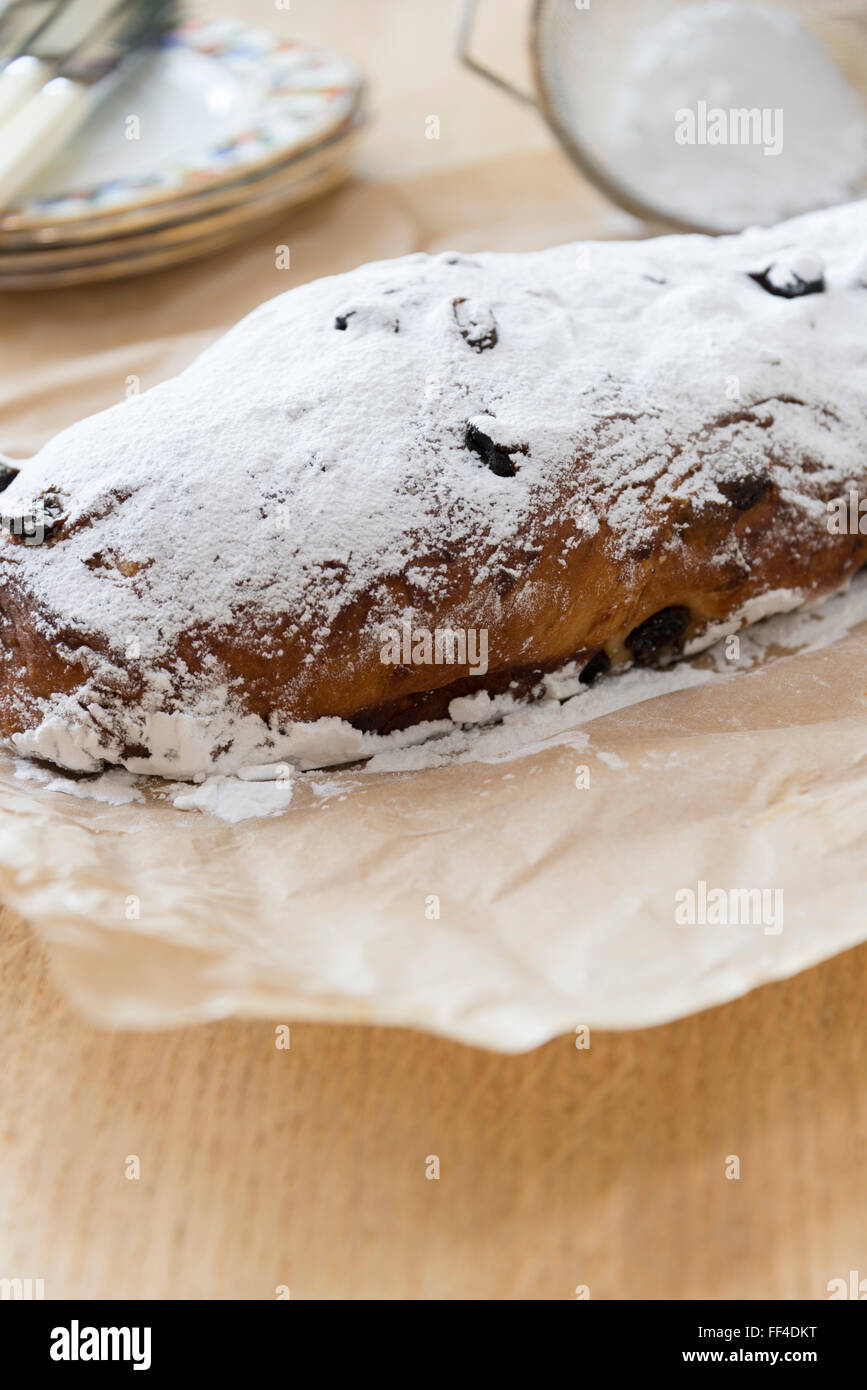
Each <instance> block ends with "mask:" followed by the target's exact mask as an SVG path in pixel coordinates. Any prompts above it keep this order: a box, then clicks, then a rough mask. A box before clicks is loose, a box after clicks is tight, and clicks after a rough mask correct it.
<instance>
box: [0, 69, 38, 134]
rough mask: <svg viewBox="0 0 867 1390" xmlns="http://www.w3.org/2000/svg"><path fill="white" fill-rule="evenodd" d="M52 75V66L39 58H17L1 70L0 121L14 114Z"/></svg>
mask: <svg viewBox="0 0 867 1390" xmlns="http://www.w3.org/2000/svg"><path fill="white" fill-rule="evenodd" d="M50 76H51V68H50V67H49V66H48V64H47V63H41V62H40V61H39V59H38V58H31V57H24V58H16V59H15V61H14V62H12V63H10V64H9V66H8V67H5V68H4V69H3V71H2V72H0V123H2V122H3V121H6V120H8V119H9V117H10V116H13V115H14V114H15V112H16V110H17V109H18V107H19V106H23V105H24V103H25V102H27V101H29V100H30V98H31V97H32V96H34V95H35V93H36V92H38V91H39V89H40V87H44V86H45V84H46V82H47V81H48V79H49V77H50Z"/></svg>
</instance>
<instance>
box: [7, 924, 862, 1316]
mask: <svg viewBox="0 0 867 1390" xmlns="http://www.w3.org/2000/svg"><path fill="white" fill-rule="evenodd" d="M2 928H3V945H2V951H0V1009H2V1025H0V1026H2V1041H0V1047H2V1057H3V1086H2V1115H0V1136H2V1164H0V1182H2V1213H0V1217H2V1227H0V1277H22V1278H26V1277H31V1278H41V1279H43V1280H44V1281H45V1295H46V1297H47V1298H61V1297H69V1296H75V1297H79V1296H80V1297H86V1298H111V1299H122V1298H130V1297H141V1298H165V1299H199V1298H207V1299H225V1298H245V1299H271V1298H274V1297H275V1296H276V1294H275V1291H276V1290H277V1288H278V1286H281V1285H284V1286H288V1288H289V1289H290V1291H291V1297H293V1298H300V1299H305V1298H307V1299H309V1298H320V1299H437V1300H438V1299H498V1300H499V1299H571V1298H574V1297H575V1290H576V1287H577V1286H579V1285H587V1286H589V1290H590V1297H591V1298H605V1299H609V1298H626V1299H634V1298H671V1299H683V1298H701V1297H707V1298H715V1299H720V1298H730V1297H744V1298H757V1299H763V1298H774V1297H782V1298H801V1297H803V1298H811V1299H821V1298H825V1297H827V1293H826V1286H827V1284H828V1281H829V1280H830V1279H833V1278H838V1277H839V1278H848V1274H849V1271H850V1270H852V1269H858V1270H860V1271H861V1273H862V1277H863V1276H864V1275H865V1274H867V1183H865V1164H867V1102H865V1092H867V1083H865V1076H867V1026H865V1022H864V998H865V995H867V947H862V948H859V949H857V950H855V951H850V952H848V953H847V954H845V955H842V956H839V957H837V958H836V959H835V960H832V961H829V962H827V963H826V964H824V965H822V966H819V967H817V968H816V969H813V970H811V971H808V972H807V973H806V974H803V975H800V976H798V977H796V978H795V979H793V980H790V981H786V982H784V983H781V984H774V985H769V986H766V987H764V988H762V989H760V990H758V991H756V992H755V993H753V994H751V995H748V996H747V997H746V998H744V999H741V1000H738V1001H736V1002H735V1003H732V1004H729V1005H726V1006H725V1007H723V1008H718V1009H713V1010H711V1011H710V1012H708V1013H704V1014H701V1015H698V1016H695V1017H692V1018H689V1019H685V1020H683V1021H681V1022H678V1023H673V1024H670V1025H668V1026H666V1027H662V1028H656V1029H648V1030H644V1031H641V1032H634V1033H620V1034H614V1033H607V1034H602V1033H599V1034H595V1035H593V1036H592V1037H591V1046H590V1048H589V1049H588V1050H578V1049H576V1047H575V1045H574V1039H573V1038H572V1037H569V1036H567V1037H563V1038H561V1039H558V1040H556V1041H554V1042H552V1043H550V1044H548V1045H547V1046H546V1047H543V1048H540V1049H538V1050H537V1051H535V1052H532V1053H529V1054H526V1055H524V1056H520V1057H501V1056H497V1055H494V1054H489V1053H486V1052H480V1051H476V1050H474V1049H471V1048H466V1047H462V1046H460V1045H458V1044H455V1043H449V1042H443V1041H440V1040H437V1039H434V1038H428V1037H423V1036H419V1035H416V1034H413V1033H408V1032H404V1031H398V1030H394V1031H392V1030H388V1029H368V1028H348V1027H330V1026H328V1027H325V1026H319V1025H301V1024H298V1025H293V1026H292V1028H291V1047H290V1048H289V1050H278V1049H277V1048H276V1046H275V1033H274V1028H273V1026H272V1025H270V1024H261V1023H222V1024H215V1025H213V1026H208V1027H202V1028H197V1029H188V1030H183V1031H174V1032H168V1033H157V1034H111V1033H104V1032H99V1031H96V1030H94V1029H92V1028H90V1027H88V1026H87V1025H86V1024H84V1023H83V1022H81V1021H80V1020H79V1019H78V1018H76V1017H75V1016H73V1015H71V1014H70V1012H69V1010H68V1009H67V1008H66V1006H65V1005H64V1003H63V1002H62V1001H61V1000H60V999H59V998H58V996H57V994H56V993H55V991H54V988H53V986H52V984H51V981H50V977H49V976H48V975H47V974H46V970H45V962H44V959H43V955H42V952H41V950H40V949H39V947H38V946H37V945H36V943H35V942H34V940H33V938H32V937H31V936H30V935H29V933H28V932H27V931H26V929H25V928H24V927H23V926H22V925H21V924H17V923H15V922H13V921H12V920H10V918H9V915H8V914H6V917H5V918H4V920H3V924H2ZM132 1155H136V1156H137V1157H138V1160H139V1166H140V1177H138V1178H129V1177H127V1176H126V1171H127V1170H128V1168H129V1158H130V1156H132ZM431 1155H437V1156H438V1158H439V1168H440V1176H439V1178H438V1179H431V1178H428V1177H427V1176H426V1171H427V1170H429V1169H430V1167H431V1165H430V1162H429V1159H430V1156H431ZM731 1155H737V1157H738V1159H739V1162H740V1178H739V1179H736V1180H733V1179H729V1178H727V1177H726V1166H727V1164H729V1166H731V1164H730V1156H731Z"/></svg>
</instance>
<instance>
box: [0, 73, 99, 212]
mask: <svg viewBox="0 0 867 1390" xmlns="http://www.w3.org/2000/svg"><path fill="white" fill-rule="evenodd" d="M91 103H92V91H91V88H90V87H85V86H83V85H82V84H81V83H79V82H70V80H69V78H67V77H55V78H53V79H52V80H51V81H50V82H49V83H47V85H46V86H44V87H43V88H42V90H41V91H40V92H37V93H36V95H35V96H33V97H31V98H30V100H29V101H28V102H27V103H26V105H24V106H22V107H21V109H20V110H19V111H16V113H15V115H14V116H10V118H9V120H8V121H6V123H5V124H4V125H3V126H2V128H0V208H2V207H5V206H6V205H7V204H8V203H10V202H11V201H12V199H13V198H14V197H15V195H16V193H18V192H19V190H20V189H21V188H23V187H24V186H25V185H26V184H27V183H29V182H30V180H31V178H32V177H33V175H34V174H35V173H36V171H37V170H38V169H40V168H41V167H42V166H43V165H44V164H47V163H48V161H49V160H50V159H51V158H52V157H53V156H54V155H55V154H56V153H57V151H58V150H59V149H61V148H62V146H63V145H65V144H66V142H67V140H69V139H70V138H71V137H72V135H73V134H74V133H75V131H76V130H77V129H78V127H79V125H80V124H81V122H82V121H83V120H84V118H85V116H86V115H87V113H88V111H89V110H90V107H91Z"/></svg>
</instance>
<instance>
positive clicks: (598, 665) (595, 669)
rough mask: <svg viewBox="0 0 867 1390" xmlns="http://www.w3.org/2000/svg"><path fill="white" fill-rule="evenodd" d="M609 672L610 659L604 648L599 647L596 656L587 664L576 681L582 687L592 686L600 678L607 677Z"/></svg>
mask: <svg viewBox="0 0 867 1390" xmlns="http://www.w3.org/2000/svg"><path fill="white" fill-rule="evenodd" d="M610 670H611V657H610V656H609V655H608V653H607V651H606V650H605V648H604V647H600V648H599V651H598V652H597V653H596V655H595V656H594V657H591V659H590V660H589V661H588V662H587V665H586V666H585V667H584V670H583V671H582V672H581V674H580V676H579V677H578V679H579V681H580V682H581V684H582V685H592V684H593V682H594V681H595V680H598V679H599V677H600V676H607V675H608V672H609V671H610Z"/></svg>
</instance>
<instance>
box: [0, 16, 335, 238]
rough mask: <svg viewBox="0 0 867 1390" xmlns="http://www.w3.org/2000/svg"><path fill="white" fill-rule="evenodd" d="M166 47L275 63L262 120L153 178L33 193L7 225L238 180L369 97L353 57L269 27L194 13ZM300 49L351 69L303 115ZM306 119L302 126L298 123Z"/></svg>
mask: <svg viewBox="0 0 867 1390" xmlns="http://www.w3.org/2000/svg"><path fill="white" fill-rule="evenodd" d="M163 46H164V47H178V46H182V47H186V48H189V49H191V50H192V51H193V52H197V53H200V54H202V56H204V57H207V58H213V59H216V60H218V61H223V62H228V63H232V62H233V60H234V61H236V62H241V61H243V62H244V63H245V64H249V62H250V60H251V59H254V60H256V61H257V62H259V63H262V64H267V65H268V67H269V68H270V69H271V70H272V75H271V76H270V78H269V83H268V85H269V91H268V92H267V93H266V94H265V95H264V96H263V101H262V107H261V110H260V112H259V113H258V118H257V120H256V122H255V123H254V124H252V125H251V124H250V123H249V121H248V122H246V123H245V127H244V129H243V130H242V131H241V132H239V133H238V135H237V136H236V137H235V138H234V139H232V140H230V141H228V142H227V141H226V140H225V139H223V140H221V142H220V144H218V145H215V146H214V147H213V148H212V149H211V150H209V151H208V153H207V155H206V156H205V157H204V158H203V159H201V160H198V161H196V163H195V164H194V165H185V164H183V163H181V162H177V163H171V164H166V165H165V166H164V167H163V168H161V169H159V170H156V171H155V172H154V173H153V174H151V175H146V176H145V177H141V176H139V177H137V178H129V179H123V178H120V179H119V178H113V179H110V180H106V181H103V182H100V183H96V184H92V185H90V186H88V187H85V188H76V189H68V190H66V191H64V193H62V194H60V195H58V196H56V197H46V198H40V197H31V198H28V199H26V201H23V202H20V203H18V204H15V205H13V206H12V207H11V208H9V209H8V211H7V212H6V213H5V214H2V213H0V227H2V228H3V229H4V230H7V229H8V230H12V229H19V228H20V229H24V228H29V227H33V226H39V225H42V224H45V223H46V222H51V223H54V222H57V221H61V220H62V221H67V220H68V221H74V220H76V219H79V218H82V217H91V218H92V217H94V216H97V215H100V214H102V213H107V212H109V211H113V212H120V211H123V210H125V209H127V208H129V209H132V208H135V207H139V206H144V205H146V204H148V203H154V202H167V201H170V200H171V199H174V198H177V197H182V196H184V195H187V194H189V193H190V192H193V191H204V190H205V189H206V188H208V187H212V186H214V185H217V184H219V183H221V182H223V181H226V180H229V179H233V178H235V179H237V178H238V177H239V174H240V172H241V171H244V172H252V171H253V170H254V169H255V168H257V167H261V166H263V165H267V164H269V163H272V162H275V161H278V160H281V159H283V160H285V159H286V157H287V155H288V153H289V152H290V151H291V152H297V153H300V152H302V151H303V150H304V149H305V148H306V147H307V146H308V145H310V144H311V143H314V142H315V141H317V140H321V139H322V138H323V136H324V134H325V133H326V132H327V131H329V130H330V129H334V128H336V127H337V126H338V125H339V124H340V123H341V122H342V121H344V120H345V119H346V117H347V116H348V115H349V114H350V112H351V111H352V110H353V108H354V107H355V106H356V105H357V103H358V102H359V100H360V98H361V93H362V79H361V74H360V72H359V70H358V67H357V66H356V64H355V63H354V62H353V61H352V59H350V58H345V57H343V55H341V54H338V53H337V52H335V51H334V50H333V49H330V48H327V47H322V46H319V45H311V44H307V43H302V42H299V41H297V40H293V39H281V38H279V37H278V36H277V35H275V34H272V33H270V32H269V31H268V30H265V29H260V28H251V27H250V26H249V25H247V24H244V23H243V22H241V21H239V20H232V19H199V20H190V21H188V22H186V23H184V24H182V25H180V26H179V27H178V28H177V29H174V30H172V32H171V33H170V34H168V35H167V36H166V38H165V39H164V40H163ZM299 55H309V56H310V59H312V60H314V61H317V62H318V61H321V62H322V64H323V66H324V65H326V64H331V65H339V66H340V67H342V68H343V70H344V72H345V80H344V81H343V82H341V83H340V84H338V85H329V86H328V87H325V88H322V89H321V96H322V103H321V106H319V107H318V108H317V109H314V110H312V111H310V112H308V113H307V115H306V118H302V117H300V116H299V114H298V112H297V110H296V109H293V107H294V106H295V105H296V104H297V98H298V96H299V95H305V96H309V95H310V94H311V92H310V88H309V87H307V88H300V89H299V88H297V87H295V88H293V87H291V86H285V85H284V82H285V81H286V80H287V79H289V78H290V76H291V73H292V71H293V70H295V69H296V68H297V66H298V59H299ZM289 120H291V121H292V122H293V124H294V125H295V126H296V131H295V133H294V135H293V136H292V138H291V139H287V138H286V132H285V129H283V127H285V124H286V122H287V121H289ZM299 124H300V125H301V129H297V127H298V125H299ZM281 132H282V134H281Z"/></svg>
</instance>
